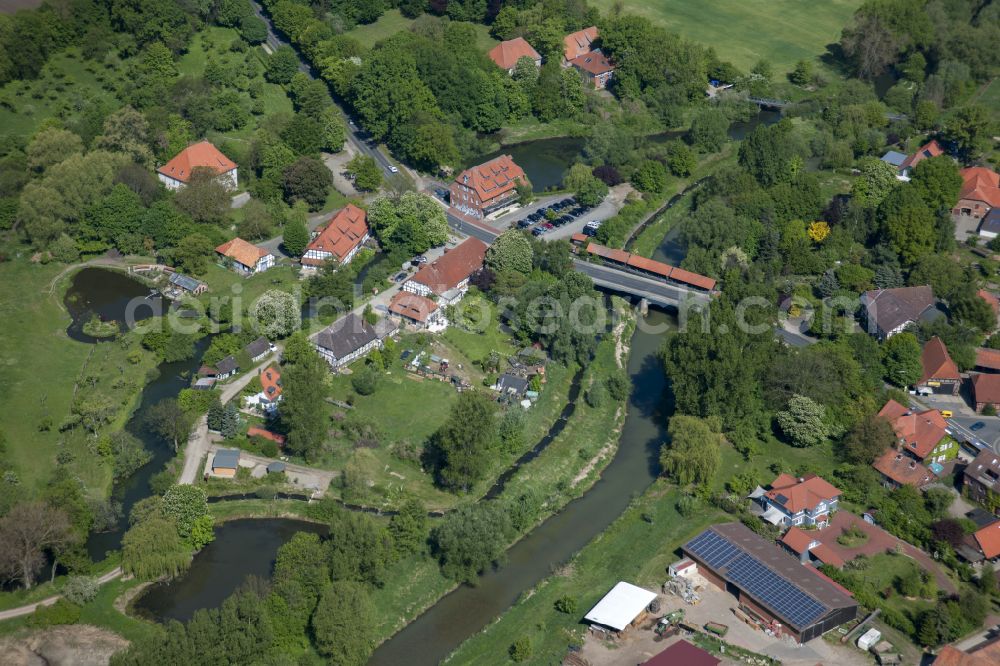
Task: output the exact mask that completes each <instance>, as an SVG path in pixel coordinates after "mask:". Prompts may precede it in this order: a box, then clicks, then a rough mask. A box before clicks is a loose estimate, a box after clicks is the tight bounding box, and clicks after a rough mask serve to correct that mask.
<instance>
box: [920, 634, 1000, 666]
mask: <svg viewBox="0 0 1000 666" xmlns="http://www.w3.org/2000/svg"><path fill="white" fill-rule="evenodd" d="M932 663H933V666H996V665H997V664H998V663H1000V641H998V640H997V639H993V640H992V641H990V642H989V643H988V644H987V645H986V646H985V647H982V648H979V649H978V650H975V651H973V652H971V653H970V652H963V651H961V650H959V649H958V648H956V647H953V646H951V645H945V646H944V647H943V648H941V651H940V652H938V655H937V657H936V658H935V659H934V661H933V662H932Z"/></svg>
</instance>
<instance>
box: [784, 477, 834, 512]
mask: <svg viewBox="0 0 1000 666" xmlns="http://www.w3.org/2000/svg"><path fill="white" fill-rule="evenodd" d="M840 494H841V493H840V490H839V489H837V488H835V487H834V486H833V485H832V484H831V483H829V482H828V481H827V480H826V479H824V478H822V477H819V476H816V475H815V474H810V475H808V476H805V477H803V478H801V479H796V478H794V477H791V476H789V475H787V474H780V475H779V476H778V478H776V479H775V480H774V481H773V482H772V483H771V490H769V491H767V498H768V499H769V500H771V501H772V502H774V503H775V504H777V505H779V506H782V507H784V508H785V509H786V510H787V511H788V512H789V513H792V514H795V513H798V512H799V511H812V510H814V509H815V508H816V506H817V505H819V503H820V502H823V501H830V500H832V499H835V498H837V497H840ZM781 498H784V499H781Z"/></svg>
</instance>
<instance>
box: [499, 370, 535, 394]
mask: <svg viewBox="0 0 1000 666" xmlns="http://www.w3.org/2000/svg"><path fill="white" fill-rule="evenodd" d="M493 389H494V390H496V391H499V392H500V393H509V394H510V395H514V396H517V397H521V396H523V395H524V392H525V391H527V390H528V379H527V378H526V377H519V376H517V375H512V374H510V373H504V374H503V375H500V378H499V379H498V380H497V383H496V384H495V385H494V386H493Z"/></svg>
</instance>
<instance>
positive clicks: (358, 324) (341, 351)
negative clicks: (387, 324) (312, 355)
mask: <svg viewBox="0 0 1000 666" xmlns="http://www.w3.org/2000/svg"><path fill="white" fill-rule="evenodd" d="M377 339H378V334H377V333H376V332H375V328H374V327H373V326H372V325H371V324H369V323H368V322H367V321H365V320H364V319H363V318H362V317H359V316H358V315H356V314H354V313H353V312H352V313H351V314H349V315H347V316H346V317H344V318H342V319H338V320H337V321H335V322H333V323H332V324H330V325H329V326H327V327H326V328H325V329H323V330H322V331H320V332H319V335H317V336H316V344H317V345H319V346H320V347H322V348H323V349H329V350H330V351H331V352H333V355H334V356H335V357H337V358H344V357H345V356H348V355H350V354H351V353H353V352H356V351H357V350H359V349H361V348H362V347H364V346H365V345H367V344H368V343H370V342H372V341H374V340H377Z"/></svg>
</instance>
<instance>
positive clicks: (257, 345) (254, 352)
mask: <svg viewBox="0 0 1000 666" xmlns="http://www.w3.org/2000/svg"><path fill="white" fill-rule="evenodd" d="M270 348H271V343H270V342H268V340H267V338H265V337H264V336H263V335H262V336H260V337H259V338H257V339H256V340H254V341H253V342H251V343H250V344H248V345H247V346H246V352H247V356H249V357H250V358H257V357H258V356H263V355H264V354H266V353H267V351H268V350H269V349H270Z"/></svg>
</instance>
